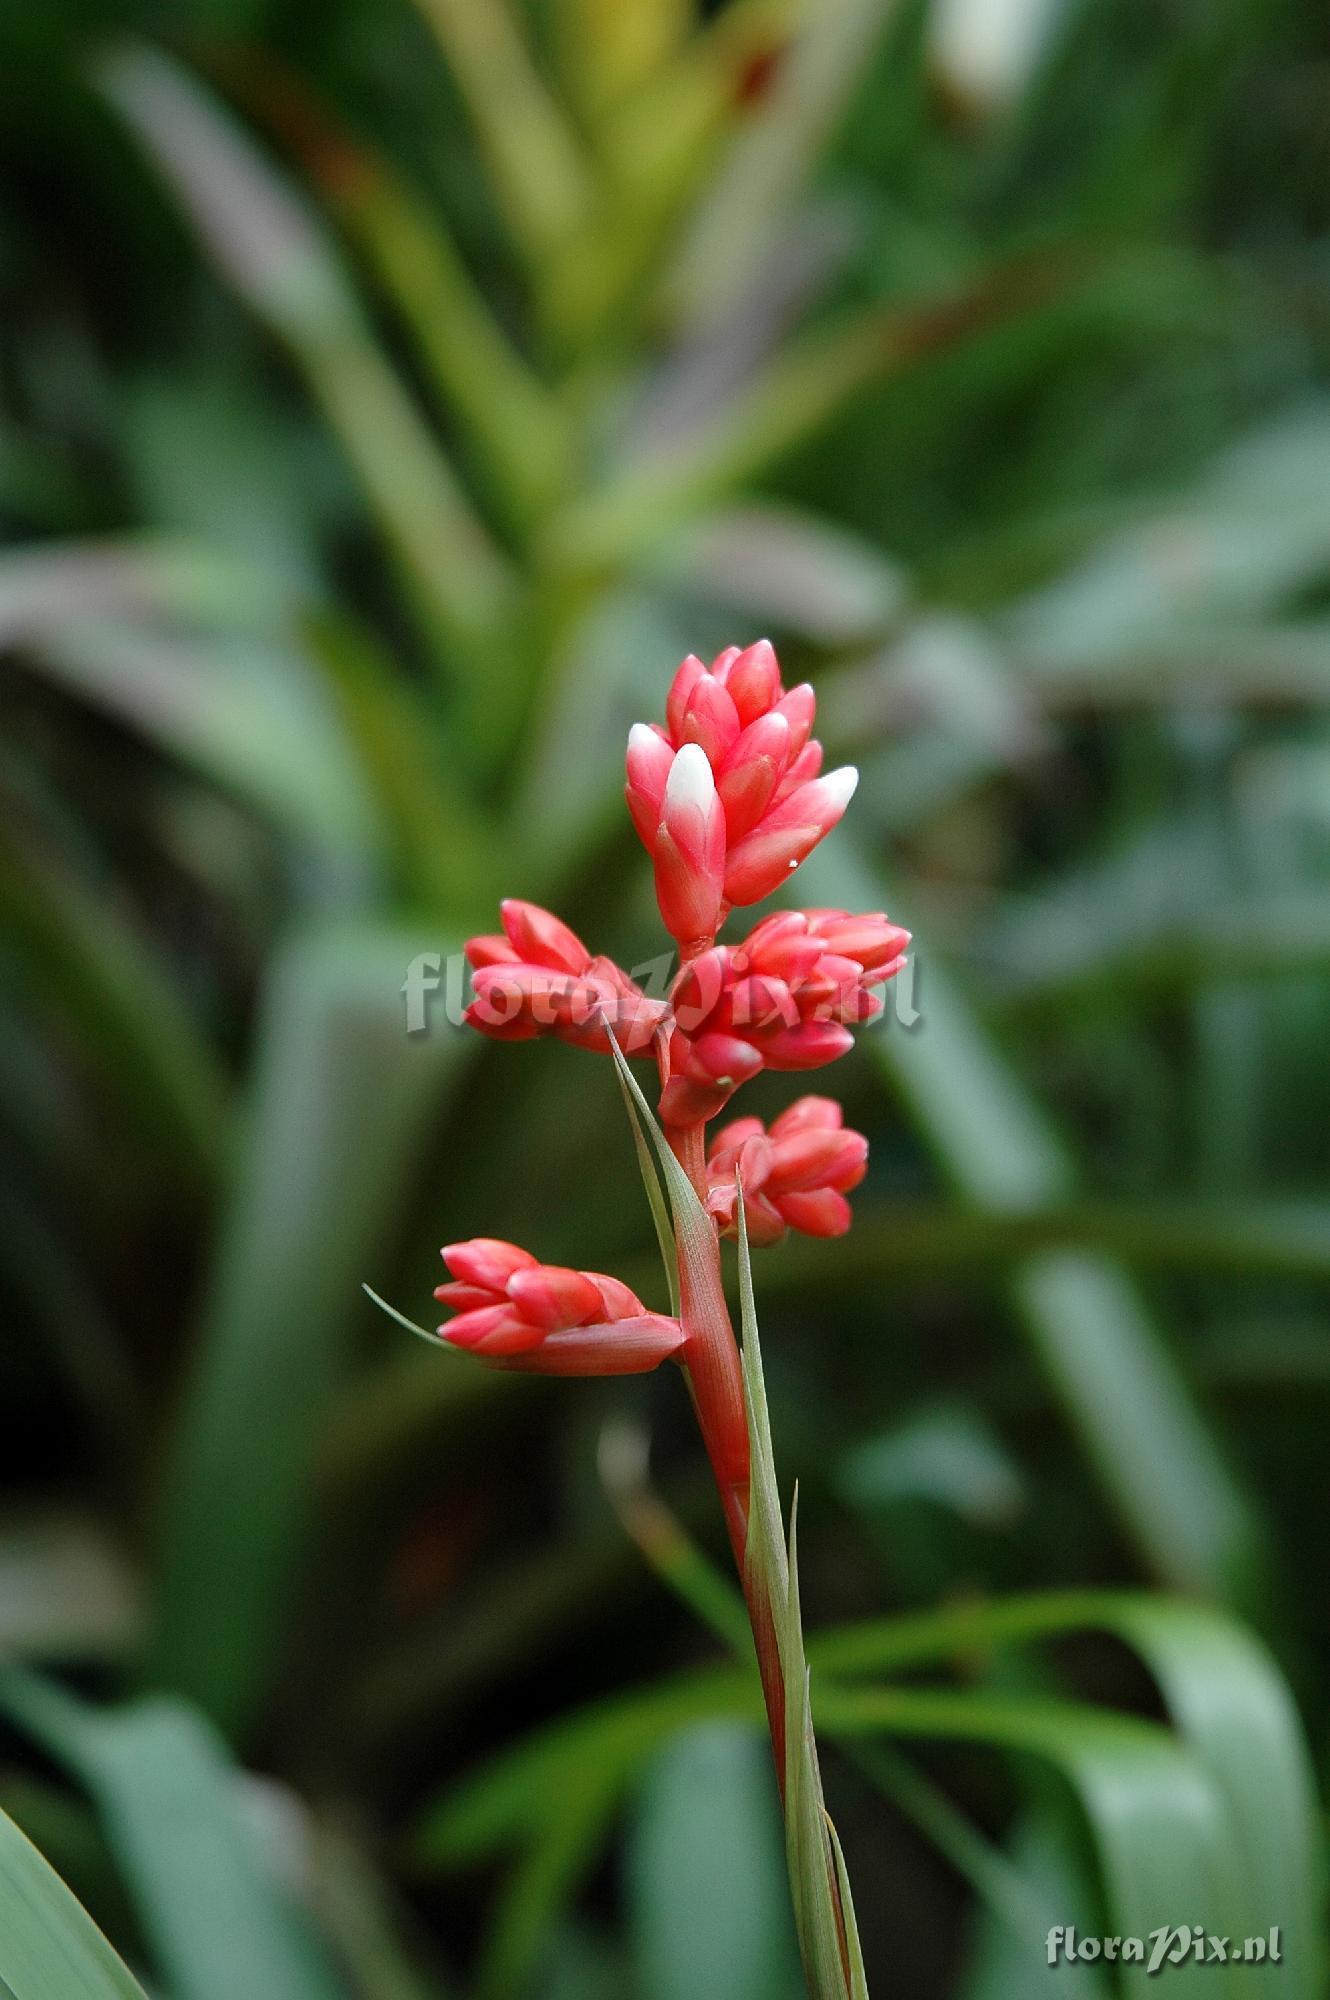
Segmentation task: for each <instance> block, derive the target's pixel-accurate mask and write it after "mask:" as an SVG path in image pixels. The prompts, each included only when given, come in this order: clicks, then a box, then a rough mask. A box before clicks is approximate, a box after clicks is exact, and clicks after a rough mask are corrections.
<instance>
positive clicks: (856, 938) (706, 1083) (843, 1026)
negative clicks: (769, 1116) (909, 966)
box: [660, 910, 910, 1125]
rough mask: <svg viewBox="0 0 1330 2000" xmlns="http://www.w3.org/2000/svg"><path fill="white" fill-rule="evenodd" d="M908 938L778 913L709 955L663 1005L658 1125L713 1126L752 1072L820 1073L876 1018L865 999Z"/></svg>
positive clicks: (863, 925) (867, 922) (889, 927)
mask: <svg viewBox="0 0 1330 2000" xmlns="http://www.w3.org/2000/svg"><path fill="white" fill-rule="evenodd" d="M909 941H910V934H909V932H908V931H903V930H901V929H900V927H899V926H898V925H896V924H892V923H888V921H887V919H886V917H885V916H883V915H882V914H881V913H880V912H874V913H873V914H872V915H869V916H863V917H852V916H851V915H850V913H849V912H848V911H847V910H783V911H781V912H780V913H779V914H778V915H776V916H773V917H767V918H765V919H764V920H763V922H762V923H760V924H759V925H758V926H757V928H756V930H754V931H752V932H750V934H749V935H748V937H747V938H745V940H744V942H743V943H742V944H740V945H712V946H711V947H710V948H709V949H708V950H706V951H705V952H702V953H701V954H700V955H699V956H698V957H697V958H695V959H693V960H692V962H691V963H690V964H688V965H686V966H685V967H684V968H683V970H682V972H681V973H680V974H679V977H678V979H677V980H676V981H675V983H674V989H673V992H672V993H671V996H670V1014H669V1019H668V1023H667V1024H666V1025H668V1031H669V1033H668V1042H667V1044H666V1057H667V1062H668V1077H667V1080H666V1083H665V1086H664V1089H663V1090H662V1092H661V1100H660V1114H661V1117H662V1118H663V1119H664V1120H665V1122H666V1124H667V1125H693V1124H697V1123H701V1122H705V1121H706V1120H707V1119H709V1118H714V1117H715V1116H716V1114H717V1112H719V1111H721V1110H723V1109H724V1106H725V1104H726V1103H727V1102H728V1100H729V1098H730V1097H731V1096H732V1094H733V1093H734V1091H735V1090H736V1089H737V1088H738V1086H739V1085H740V1084H741V1083H746V1082H747V1081H748V1080H749V1078H750V1077H753V1076H756V1075H757V1073H758V1071H759V1070H762V1069H774V1070H803V1069H820V1068H821V1067H822V1065H823V1064H824V1063H829V1062H834V1061H835V1060H836V1057H837V1056H842V1055H844V1054H845V1052H846V1050H847V1049H849V1048H850V1047H851V1046H852V1043H853V1037H852V1036H851V1034H850V1028H851V1026H856V1027H857V1026H858V1025H859V1024H860V1023H861V1022H863V1021H869V1020H871V1019H872V1018H873V1016H874V1015H875V1014H878V1013H880V1012H881V1009H882V1002H881V1000H880V999H879V998H878V996H877V995H876V994H875V993H874V992H873V990H872V989H873V988H874V987H875V986H880V985H882V984H884V983H885V982H886V981H887V980H888V979H890V978H891V977H892V975H893V974H894V973H896V972H898V971H899V970H900V967H901V963H902V959H903V954H904V951H905V947H906V945H907V944H908V943H909Z"/></svg>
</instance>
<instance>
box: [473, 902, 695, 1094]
mask: <svg viewBox="0 0 1330 2000" xmlns="http://www.w3.org/2000/svg"><path fill="white" fill-rule="evenodd" d="M499 917H500V920H501V922H502V924H503V930H502V932H494V933H492V934H487V935H486V936H484V937H473V938H471V939H469V941H468V943H467V947H466V956H467V962H468V964H469V965H470V966H471V967H472V972H473V977H472V981H471V984H472V988H473V991H474V994H475V998H474V999H473V1000H472V1002H471V1005H470V1006H469V1007H468V1008H467V1010H466V1016H465V1018H466V1021H467V1023H468V1024H469V1025H470V1026H471V1027H473V1028H479V1029H480V1031H481V1033H482V1034H485V1035H492V1036H493V1037H494V1039H495V1040H496V1041H500V1042H527V1041H530V1040H531V1039H532V1037H533V1036H535V1035H558V1036H559V1038H560V1039H561V1040H562V1041H565V1042H574V1043H576V1044H577V1046H578V1047H579V1048H584V1049H596V1050H598V1051H599V1052H600V1053H601V1054H602V1055H608V1054H609V1049H610V1041H609V1035H608V1033H607V1029H609V1028H612V1029H613V1031H614V1034H615V1036H616V1037H617V1039H618V1043H619V1046H620V1048H621V1049H622V1050H623V1051H624V1053H625V1054H626V1055H640V1054H641V1052H642V1051H643V1050H644V1049H649V1048H650V1046H651V1043H652V1040H653V1038H654V1036H655V1034H656V1031H657V1030H658V1028H659V1027H660V1025H661V1022H662V1021H663V1019H664V1016H665V1011H666V1010H665V1006H664V1003H663V1002H661V1001H659V1000H649V999H648V998H647V996H646V994H645V993H643V992H642V990H641V988H640V987H639V986H636V985H634V983H633V981H632V980H631V979H630V978H629V977H628V974H627V973H626V972H622V971H620V969H619V967H618V966H617V965H616V964H615V963H614V961H613V959H611V958H593V957H592V955H591V953H590V952H589V951H588V950H587V948H586V946H585V945H584V944H583V942H582V940H581V938H580V937H578V936H577V934H576V932H574V931H570V930H569V928H568V926H567V924H565V923H563V922H562V921H561V920H560V919H559V918H558V917H555V916H551V914H550V912H549V911H548V910H542V909H541V908H540V907H539V905H538V904H536V903H522V902H519V901H518V900H517V899H516V898H515V897H512V896H510V897H508V899H507V900H506V901H505V902H503V903H501V904H500V905H499Z"/></svg>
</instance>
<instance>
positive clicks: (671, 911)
mask: <svg viewBox="0 0 1330 2000" xmlns="http://www.w3.org/2000/svg"><path fill="white" fill-rule="evenodd" d="M653 859H654V861H655V864H656V901H657V902H658V903H659V905H660V914H661V917H662V919H663V920H664V924H665V928H666V930H667V931H668V932H669V933H670V935H671V937H673V938H675V939H677V940H678V942H679V944H680V945H681V946H683V947H684V948H685V950H686V949H687V948H688V947H689V946H690V945H696V944H697V943H698V942H699V941H701V940H706V939H710V938H711V937H712V936H714V934H715V931H716V928H717V926H718V924H719V922H720V915H721V890H722V886H723V883H724V877H725V813H724V809H723V808H722V806H721V803H720V798H719V796H718V795H717V792H716V781H715V779H714V778H713V776H712V774H711V765H710V764H709V763H708V761H707V757H706V753H705V752H704V751H703V750H702V749H701V747H700V746H699V745H698V744H696V743H686V744H685V745H684V747H683V748H682V749H681V750H680V751H678V752H677V754H676V756H675V759H674V762H673V763H672V764H671V766H670V774H669V777H668V779H667V780H666V784H665V795H664V798H663V800H662V803H661V816H660V825H659V826H658V827H657V829H656V838H655V844H654V847H653Z"/></svg>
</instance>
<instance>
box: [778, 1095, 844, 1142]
mask: <svg viewBox="0 0 1330 2000" xmlns="http://www.w3.org/2000/svg"><path fill="white" fill-rule="evenodd" d="M844 1123H845V1113H844V1111H843V1110H842V1109H841V1107H840V1105H839V1104H838V1103H837V1101H836V1099H835V1098H834V1097H811V1096H810V1097H797V1098H796V1099H795V1101H794V1103H793V1104H791V1105H789V1106H787V1108H786V1109H785V1110H784V1111H782V1112H781V1114H780V1116H779V1118H773V1119H772V1121H771V1136H772V1138H773V1139H787V1138H789V1137H790V1135H791V1134H792V1133H794V1132H809V1131H816V1132H839V1131H840V1129H841V1127H842V1126H843V1125H844Z"/></svg>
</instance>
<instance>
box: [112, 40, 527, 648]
mask: <svg viewBox="0 0 1330 2000" xmlns="http://www.w3.org/2000/svg"><path fill="white" fill-rule="evenodd" d="M97 81H98V83H99V84H100V87H101V89H102V90H103V92H104V93H105V95H106V96H107V98H108V99H109V100H110V102H111V104H112V106H113V107H114V109H115V110H116V111H117V112H118V113H119V114H120V116H121V117H122V118H124V119H125V121H126V122H127V123H128V125H129V126H130V127H131V128H132V129H133V131H134V132H135V133H136V134H137V136H138V138H139V139H140V140H141V142H142V143H143V145H144V146H145V148H146V149H147V151H148V152H149V154H150V155H151V156H152V158H153V160H154V161H155V163H156V164H157V166H158V168H159V169H160V171H161V173H162V174H163V176H164V178H165V179H166V181H167V182H168V184H169V186H170V187H171V189H172V191H173V192H174V194H175V195H176V197H177V199H178V200H179V201H180V203H181V205H182V207H183V208H184V209H185V211H186V213H187V214H188V215H189V217H190V219H191V221H192V222H193V224H194V226H195V228H196V229H197V231H198V233H199V235H200V237H201V239H202V240H203V242H204V244H205V246H206V248H207V249H208V251H209V253H210V254H211V256H212V258H213V260H214V262H215V263H216V264H217V266H218V268H219V269H220V270H221V271H222V273H223V274H224V275H225V276H226V277H227V278H228V279H229V280H230V282H231V283H232V284H233V285H234V287H235V288H236V290H237V291H238V292H239V293H240V295H241V297H242V298H244V299H245V300H246V302H247V303H248V304H249V305H250V307H251V308H252V309H253V311H254V312H255V313H256V314H257V315H258V317H259V318H260V319H261V320H262V321H263V322H264V324H265V325H266V326H267V327H268V328H269V329H270V331H271V332H272V333H274V334H275V335H276V336H277V337H278V338H279V339H281V340H282V341H283V342H284V343H285V344H286V346H287V347H289V349H290V350H291V352H292V353H293V355H294V356H295V359H296V361H297V362H298V364H299V365H300V367H301V369H302V371H303V373H304V374H305V377H306V379H307V381H308V382H309V385H310V388H311V389H312V390H313V392H314V394H315V396H316V397H317V398H318V400H319V401H320V403H321V404H322V406H323V408H324V411H325V413H326V414H327V417H328V419H329V422H330V424H331V426H332V428H333V430H334V431H335V432H336V433H337V435H338V436H339V438H340V440H341V443H342V446H343V449H344V450H345V452H346V454H347V456H348V458H349V459H350V461H351V463H352V464H353V466H354V467H355V469H356V471H357V473H358V474H359V476H360V479H361V481H362V484H363V486H364V489H365V492H366V495H367V497H368V499H369V501H370V503H371V505H372V506H373V507H374V509H375V511H376V512H377V514H378V516H379V519H380V522H381V524H382V526H383V530H384V533H385V536H386V538H387V540H388V542H389V545H390V546H391V547H392V549H393V550H394V552H395V553H396V555H397V556H398V558H399V559H400V561H401V564H402V567H403V570H404V572H405V574H406V577H407V580H408V583H409V585H410V588H411V590H412V592H413V594H414V597H415V600H416V602H417V604H418V605H419V606H420V607H421V609H422V611H423V614H424V617H425V622H426V624H427V627H428V628H429V630H430V632H431V634H432V635H434V636H437V637H438V638H439V639H440V641H441V642H442V644H443V645H444V647H445V649H446V652H447V656H448V657H449V658H450V659H457V660H459V661H462V662H466V663H469V664H470V665H471V667H472V668H473V669H474V670H477V671H478V660H479V655H478V653H477V652H476V650H475V648H476V642H477V641H478V640H483V639H484V638H485V637H486V636H487V635H489V634H490V633H492V631H493V630H494V628H495V625H496V621H497V620H499V619H501V618H502V617H503V616H504V615H505V611H506V605H507V600H508V595H509V589H510V582H511V579H510V577H509V574H508V568H507V565H506V563H505V562H504V561H503V559H502V557H501V556H500V554H499V552H498V551H497V549H496V548H495V546H494V544H493V542H492V540H491V538H490V536H489V534H488V533H487V531H486V529H485V527H484V526H483V524H482V523H481V521H480V520H479V518H478V517H477V515H476V514H475V512H474V510H473V508H472V506H471V503H470V500H469V499H468V497H467V495H466V493H465V491H464V490H463V488H462V486H461V484H460V482H459V481H458V479H457V478H456V476H455V475H454V473H453V470H452V468H451V466H450V465H449V464H448V461H447V459H446V458H445V456H444V454H443V452H442V450H441V448H440V447H439V445H438V444H437V443H436V442H435V440H434V439H433V438H431V437H430V436H429V434H428V432H427V431H426V430H425V428H424V426H423V425H422V423H421V421H420V419H419V417H418V415H417V413H416V411H415V409H414V407H413V406H412V404H411V403H410V401H409V400H408V398H407V396H406V394H405V392H404V391H403V389H402V386H401V383H400V382H399V381H398V379H397V377H396V376H395V375H394V373H393V371H392V369H391V368H390V367H389V365H388V363H387V362H386V361H385V359H384V357H383V355H382V353H381V352H380V350H379V348H378V346H377V345H376V344H375V342H374V339H373V337H372V335H371V333H370V330H369V328H368V326H367V324H366V321H365V318H364V315H363V313H362V312H361V309H360V306H359V303H358V301H357V299H356V297H355V295H354V293H353V292H352V290H351V288H350V286H349V284H348V283H347V280H346V277H345V274H344V272H343V270H342V267H341V265H340V263H339V261H338V259H337V257H336V254H335V252H334V250H333V248H332V246H331V245H330V244H329V243H328V242H327V240H326V239H325V237H324V235H323V234H322V232H321V230H320V228H319V226H318V224H317V222H316V220H315V218H314V217H313V215H312V214H311V213H310V212H309V211H308V210H307V209H306V208H305V207H304V206H303V205H302V204H301V203H300V202H299V201H298V200H297V198H296V196H295V194H294V193H293V191H292V190H291V188H290V187H289V186H288V185H287V184H286V183H285V182H284V181H283V180H282V178H281V177H280V176H279V175H278V174H277V173H276V172H275V171H274V170H273V168H272V167H270V166H269V165H268V163H267V162H266V161H265V160H264V159H263V157H262V155H261V154H260V152H259V151H258V149H257V148H256V147H255V146H253V145H252V144H251V142H250V141H249V139H248V138H247V137H246V135H245V134H244V132H243V131H242V130H241V128H240V127H239V125H238V124H236V123H235V122H234V121H233V120H232V119H231V118H230V117H229V116H228V115H227V114H226V113H225V112H224V111H223V110H222V109H221V108H220V107H219V106H218V105H217V104H215V103H214V102H213V100H212V99H211V98H210V96H209V95H208V94H207V92H206V91H205V90H204V89H203V88H202V86H201V85H199V84H198V83H196V82H195V81H194V80H193V78H192V77H190V76H189V75H188V74H187V73H186V72H185V71H184V70H182V69H180V68H179V67H178V66H177V65H176V64H175V63H174V62H173V61H171V59H170V58H169V57H167V56H165V55H163V54H161V53H160V52H159V51H157V50H155V49H151V48H148V47H143V46H138V45H136V44H134V43H125V44H122V45H121V46H119V47H118V48H116V49H115V50H114V51H113V53H112V54H110V55H109V56H107V57H105V58H104V59H103V60H102V62H101V63H100V64H99V66H98V70H97Z"/></svg>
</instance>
